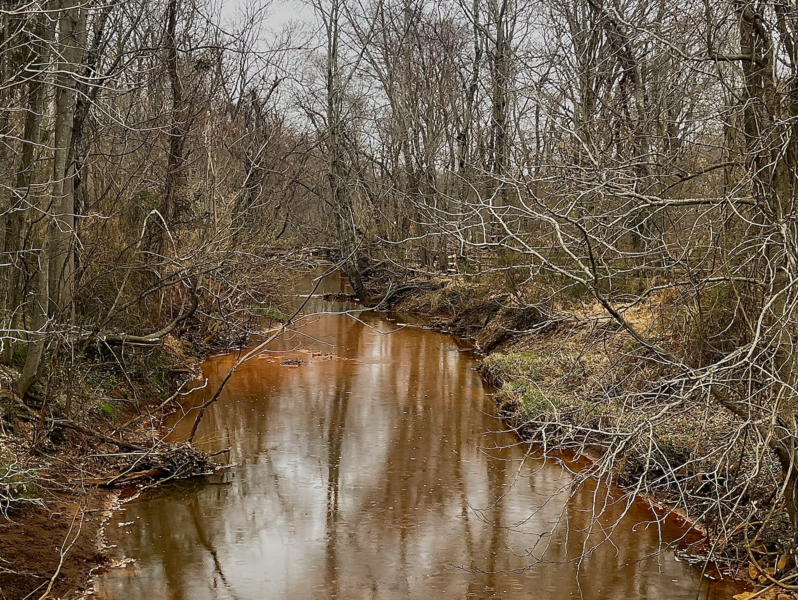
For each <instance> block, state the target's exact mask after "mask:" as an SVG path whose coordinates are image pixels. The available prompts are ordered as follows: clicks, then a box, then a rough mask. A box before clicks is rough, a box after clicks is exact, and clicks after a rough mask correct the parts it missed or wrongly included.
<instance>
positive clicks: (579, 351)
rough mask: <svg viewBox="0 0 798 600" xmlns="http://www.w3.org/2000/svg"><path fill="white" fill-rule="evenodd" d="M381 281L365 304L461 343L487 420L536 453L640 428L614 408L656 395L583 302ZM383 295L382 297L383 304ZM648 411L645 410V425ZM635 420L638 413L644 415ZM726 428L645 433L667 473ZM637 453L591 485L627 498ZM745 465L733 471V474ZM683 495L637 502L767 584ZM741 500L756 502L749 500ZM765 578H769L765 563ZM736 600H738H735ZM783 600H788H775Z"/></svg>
mask: <svg viewBox="0 0 798 600" xmlns="http://www.w3.org/2000/svg"><path fill="white" fill-rule="evenodd" d="M389 279H390V275H388V274H386V273H377V274H375V275H374V277H373V279H372V280H371V281H369V282H368V284H367V285H368V286H369V288H370V291H371V293H372V294H373V296H374V297H375V298H382V299H383V308H384V309H386V310H389V311H392V312H397V313H405V314H416V315H423V316H426V317H428V318H429V319H430V320H431V324H432V325H433V326H434V327H436V328H438V329H440V330H442V331H446V332H449V333H452V334H455V335H459V336H464V337H469V338H471V339H472V340H473V342H474V344H475V346H476V350H477V351H478V352H479V353H480V354H481V355H482V356H483V359H482V361H481V364H480V367H479V369H480V372H481V374H482V376H483V378H484V379H485V380H486V381H487V382H488V383H489V384H491V385H492V386H493V387H494V388H495V390H496V393H495V395H494V400H495V401H496V404H497V409H498V411H499V414H500V415H501V416H502V417H503V418H504V419H505V420H506V422H507V423H508V424H509V425H510V427H512V428H513V429H514V430H515V431H516V432H517V433H518V434H519V435H520V436H521V437H522V438H525V439H527V440H529V441H530V442H538V443H541V444H543V443H547V444H550V445H553V446H556V447H557V448H558V450H566V451H571V452H574V453H576V454H577V455H583V456H586V457H589V458H591V459H592V460H593V462H594V463H595V464H598V463H600V462H601V460H600V458H601V457H602V453H604V452H606V450H607V447H608V444H607V442H606V439H603V438H602V436H601V434H586V435H576V434H574V433H573V432H574V431H575V430H582V431H593V432H597V431H602V430H603V431H607V430H620V429H623V428H626V429H627V430H629V429H632V428H633V427H634V425H636V424H637V423H639V421H640V411H639V408H640V406H639V404H640V403H639V402H638V403H637V406H636V409H637V410H638V416H637V417H636V418H637V421H631V420H630V419H631V418H632V417H631V416H630V415H629V414H628V413H625V412H624V410H623V403H624V402H625V401H626V402H628V401H629V400H628V398H629V397H632V396H637V397H640V396H645V395H646V394H645V392H648V391H651V390H654V393H653V394H649V395H651V396H657V395H658V394H657V393H656V386H655V385H654V384H655V382H656V380H657V378H658V373H656V372H655V370H652V369H647V368H641V366H640V363H639V361H635V360H633V359H632V355H633V354H634V353H633V352H630V348H632V347H633V345H634V340H633V339H631V336H629V335H628V334H627V333H625V332H623V331H620V330H619V328H618V327H617V326H615V325H614V324H613V323H612V322H611V321H609V320H608V319H606V318H605V317H604V315H603V311H602V309H601V307H600V306H598V304H597V303H595V302H592V301H589V300H579V301H574V302H570V303H568V304H567V305H559V306H556V307H554V309H553V310H551V306H549V312H548V314H544V313H543V312H541V310H539V309H537V308H534V307H531V306H529V305H523V304H522V303H520V302H518V300H517V296H516V295H512V294H509V293H508V292H507V291H506V290H505V291H503V287H502V286H501V285H496V282H491V281H485V280H482V281H481V282H480V280H479V279H471V278H469V279H463V278H457V277H454V278H453V277H447V278H435V277H425V278H420V279H419V280H418V281H416V282H415V283H413V282H407V281H404V282H402V285H400V286H397V285H395V284H394V285H389V284H388V280H389ZM388 290H391V291H389V296H385V294H386V291H388ZM670 302H671V298H670V297H668V296H666V295H662V296H653V297H651V298H650V299H649V301H648V302H645V303H641V304H640V305H639V306H636V307H633V308H632V309H630V310H629V311H628V312H626V313H625V316H626V318H627V319H628V320H630V321H631V322H633V323H634V324H635V325H638V326H640V328H641V329H649V330H651V329H652V328H657V327H664V328H666V327H667V326H666V325H664V324H657V319H658V318H661V317H662V315H663V314H667V313H668V310H669V303H670ZM678 335H679V331H678V328H673V327H672V326H671V329H670V330H667V331H665V333H664V336H665V337H668V336H670V338H672V339H671V342H672V343H674V344H678V343H683V341H684V340H681V339H677V336H678ZM659 396H662V393H659ZM660 406H661V404H660V403H659V402H655V401H653V402H651V408H650V410H649V411H648V412H649V413H650V414H651V415H653V414H654V413H655V412H656V411H657V410H659V409H660ZM642 414H644V415H645V414H646V410H645V409H644V410H643V411H642ZM730 418H731V417H730V416H728V415H725V414H722V413H721V412H720V411H709V410H701V411H697V412H696V411H681V413H680V415H679V417H678V419H677V422H674V420H673V419H671V420H670V421H669V422H668V423H667V425H666V426H662V427H658V428H655V430H654V431H653V432H652V433H653V435H654V436H655V438H656V443H657V444H658V446H659V448H662V449H664V451H665V452H666V453H667V457H666V459H665V460H667V461H670V462H671V464H672V465H678V464H680V463H683V464H684V463H689V461H691V460H692V459H693V458H694V457H696V456H705V455H707V456H711V455H712V454H713V451H714V450H716V449H717V448H722V447H724V446H728V444H729V443H730V442H729V439H728V435H727V433H726V432H727V431H728V430H729V429H728V425H729V423H728V420H729V419H730ZM530 423H534V425H530ZM541 436H542V437H541ZM547 436H548V437H547ZM558 436H559V439H557V438H558ZM647 447H648V446H647V445H645V444H643V443H637V444H629V445H628V447H627V449H626V451H625V454H624V455H623V456H621V457H615V459H614V461H613V462H612V465H611V469H612V472H611V473H606V472H604V473H603V474H602V476H603V478H604V479H605V480H606V481H610V482H611V483H612V484H613V485H618V486H620V488H621V489H625V490H631V489H632V488H633V487H634V485H635V483H636V482H637V481H638V480H639V476H640V473H641V470H643V469H649V470H650V469H651V461H650V456H649V457H646V456H645V453H646V449H647ZM646 463H647V464H646ZM745 467H746V465H745V464H743V465H740V466H739V467H738V468H745ZM663 482H664V483H663ZM763 489H765V488H764V486H763ZM683 492H684V490H683V489H679V486H678V484H677V485H673V482H671V481H669V480H668V478H667V477H665V478H660V481H659V484H658V485H657V486H656V487H652V488H650V489H648V490H646V492H645V493H644V494H643V497H645V498H646V499H647V500H648V501H649V504H651V506H652V508H653V509H654V510H656V511H657V513H658V514H659V515H661V516H662V515H663V514H668V513H671V514H675V515H678V516H679V517H680V519H681V520H682V522H687V523H690V524H691V525H690V527H691V528H693V529H694V530H695V531H698V532H700V533H701V534H702V536H701V537H702V538H704V539H705V540H706V539H709V540H710V541H711V542H713V543H714V546H713V552H712V554H711V559H712V562H713V563H714V564H716V565H717V568H718V569H719V570H720V572H721V573H723V575H724V576H731V577H733V578H735V579H743V580H745V581H747V582H749V583H750V584H753V585H756V584H759V585H762V584H764V583H767V581H766V580H765V579H764V578H763V577H761V575H760V574H759V573H758V572H757V571H756V570H755V569H749V563H748V558H747V556H746V553H745V551H744V549H743V536H742V534H740V533H739V532H738V533H737V534H736V535H735V534H732V535H723V536H720V535H718V531H717V530H716V529H715V528H714V527H713V523H711V521H709V520H705V518H704V516H705V515H707V514H709V506H708V505H707V503H706V501H704V500H702V498H701V495H699V494H696V497H695V498H694V499H693V498H687V501H686V502H685V501H684V500H685V495H684V493H683ZM751 499H752V500H755V499H756V492H754V493H752V494H751ZM685 504H686V506H685ZM763 504H764V502H763ZM730 529H734V525H731V526H730ZM705 536H706V537H705ZM708 547H709V546H708V544H707V543H706V542H703V543H701V544H697V545H694V546H692V547H690V548H688V549H686V552H687V553H688V554H689V555H690V556H691V558H692V559H694V560H701V559H706V558H708V554H707V549H708ZM755 552H760V553H761V556H762V557H763V558H762V559H761V560H762V562H763V563H764V562H765V561H766V560H767V561H768V563H767V564H768V566H770V564H769V559H768V558H767V557H768V556H771V555H772V552H770V548H768V547H765V546H764V545H763V546H762V547H760V548H757V549H755ZM777 558H778V557H777ZM776 562H777V561H776ZM770 572H771V574H773V572H775V573H776V574H778V573H779V569H778V567H777V566H776V564H774V565H773V568H772V570H771V571H770ZM752 576H753V577H752ZM779 593H780V594H782V596H784V592H783V591H782V590H777V589H776V588H771V589H768V590H767V591H766V592H763V593H762V594H761V595H758V596H757V598H769V597H773V598H776V596H777V595H778V594H779ZM748 594H749V593H748V592H746V593H743V594H741V595H740V598H741V599H744V598H746V597H748ZM788 598H792V596H789V595H786V596H784V598H781V600H787V599H788Z"/></svg>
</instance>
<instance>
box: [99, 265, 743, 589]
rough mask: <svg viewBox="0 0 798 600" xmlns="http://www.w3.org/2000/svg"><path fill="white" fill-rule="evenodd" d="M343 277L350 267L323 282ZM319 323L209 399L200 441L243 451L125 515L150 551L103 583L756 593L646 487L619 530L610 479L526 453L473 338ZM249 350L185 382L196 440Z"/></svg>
mask: <svg viewBox="0 0 798 600" xmlns="http://www.w3.org/2000/svg"><path fill="white" fill-rule="evenodd" d="M345 291H347V288H346V282H345V280H344V279H342V278H341V277H340V276H339V275H334V276H332V277H329V278H328V279H327V280H325V281H324V283H323V286H322V289H320V290H319V292H320V293H321V292H332V293H335V292H345ZM306 308H307V311H309V312H313V311H316V310H321V309H326V310H330V309H333V310H343V309H346V308H354V307H352V306H348V305H343V304H326V303H323V302H321V300H314V301H312V302H311V303H310V304H309V305H308V306H307V307H306ZM303 323H304V325H303V326H302V327H301V328H300V329H299V330H298V331H297V332H295V333H291V334H287V335H285V336H284V337H283V338H282V339H279V340H276V341H275V342H274V344H273V345H272V346H270V348H271V350H273V352H270V353H267V354H265V355H263V357H259V358H257V359H253V360H251V361H249V362H247V363H245V364H244V365H243V366H241V367H240V368H239V369H238V370H237V372H236V373H235V375H234V376H233V378H232V379H231V380H230V382H229V384H228V385H227V387H226V388H225V390H224V392H223V394H222V395H221V397H220V399H219V401H218V402H217V403H216V404H214V405H213V406H211V408H209V409H208V411H207V413H206V414H205V417H204V419H203V421H202V423H201V425H200V428H199V430H198V435H197V441H198V444H199V445H200V447H202V448H204V449H207V450H210V451H219V450H223V449H225V448H230V460H231V461H232V462H233V463H235V466H234V467H232V468H230V469H229V470H227V471H225V472H224V473H223V474H221V475H217V476H214V477H212V478H211V479H210V480H194V481H187V482H180V483H174V484H171V485H167V486H165V487H163V488H161V489H158V490H156V491H154V492H150V493H147V494H145V495H144V496H143V497H142V498H140V499H138V500H135V501H134V502H131V503H129V504H127V505H125V506H124V508H123V509H122V510H121V511H118V512H117V513H115V514H114V515H113V517H112V519H111V521H110V522H109V524H108V526H107V527H106V532H107V533H106V535H107V538H108V540H109V542H110V543H111V544H112V545H113V547H112V549H111V550H110V554H111V556H112V557H113V558H116V559H121V558H124V557H129V558H131V559H133V561H132V562H130V563H129V564H127V566H124V567H120V568H112V569H108V570H107V571H106V572H105V573H103V574H101V575H97V576H96V577H95V583H94V585H95V592H96V594H97V596H98V597H99V598H102V599H104V600H145V599H146V600H159V599H173V600H206V599H207V600H211V599H240V600H261V599H291V600H309V599H316V598H318V599H327V598H330V599H346V600H349V599H366V598H368V599H377V598H379V599H397V600H398V599H438V598H443V599H458V600H459V599H465V598H505V599H507V600H515V599H532V598H534V599H541V598H544V599H545V598H552V599H555V598H556V599H561V598H566V597H579V596H580V594H581V595H582V597H584V598H586V599H610V598H612V599H615V598H618V599H623V598H641V599H642V598H651V599H654V598H656V599H666V598H667V599H685V600H688V599H689V600H695V599H697V598H713V599H714V598H717V599H721V598H722V599H724V600H728V599H729V598H731V595H732V594H734V593H737V592H738V591H739V588H738V587H737V586H735V585H733V584H731V582H728V581H724V582H711V581H710V580H709V579H707V578H705V577H702V576H701V573H700V570H699V569H697V568H694V567H690V566H688V565H687V564H685V563H684V562H679V561H677V560H676V559H675V557H674V554H673V553H672V552H671V551H670V550H664V551H662V552H657V551H658V550H659V549H660V548H661V541H660V540H661V539H662V540H666V541H670V540H674V539H676V538H678V537H680V536H682V535H683V533H684V532H683V530H682V529H681V528H680V527H679V526H678V525H677V523H675V522H674V521H672V520H667V521H665V522H663V523H656V522H655V521H653V520H652V513H651V512H650V511H649V510H648V508H647V507H646V506H645V505H644V504H642V503H635V504H633V505H632V506H631V507H630V509H629V510H628V512H627V514H626V515H625V516H623V518H622V519H620V522H619V523H618V524H617V526H616V527H615V528H614V531H613V532H612V536H611V539H610V540H607V539H606V537H607V536H604V535H602V534H601V532H600V527H599V526H607V525H609V524H611V523H613V522H614V521H615V520H616V519H617V517H618V516H619V515H620V514H621V512H622V510H623V508H624V506H622V505H613V506H610V507H609V508H608V509H607V510H606V511H605V514H604V515H603V516H602V517H601V518H600V519H599V520H598V523H596V522H594V521H593V519H592V512H593V511H592V510H591V507H592V506H594V500H595V499H596V498H598V499H599V500H600V499H601V498H602V497H603V494H602V493H601V492H602V490H601V489H599V490H598V492H599V493H597V494H594V491H595V486H592V487H591V486H586V487H583V488H582V489H581V490H579V491H577V492H576V493H574V494H571V491H570V488H569V482H570V480H571V474H570V473H569V471H568V470H567V469H565V468H563V465H562V463H561V462H559V461H557V460H555V459H549V460H547V461H543V460H542V459H541V458H540V457H536V456H537V455H535V456H527V457H526V458H525V455H526V453H527V448H526V447H525V446H523V445H520V444H519V443H518V440H517V439H516V437H515V436H514V435H513V434H512V433H509V432H506V431H503V429H504V426H503V424H502V423H501V422H500V421H497V420H496V419H494V418H493V417H492V412H493V406H492V401H491V399H490V397H489V395H488V394H489V392H490V390H488V389H486V387H485V386H484V385H483V383H482V381H481V380H480V377H479V374H478V373H477V372H476V367H477V364H478V362H477V358H476V357H475V356H474V355H473V354H472V352H471V351H470V347H469V345H468V344H467V343H465V342H463V341H460V340H457V339H455V338H453V337H451V336H449V335H446V334H443V333H439V332H435V331H432V330H429V329H425V328H423V327H420V326H418V323H416V324H415V325H413V326H403V323H404V324H406V323H408V320H407V319H406V318H402V317H397V318H396V319H395V320H391V319H389V318H387V317H386V316H385V315H380V314H375V313H362V314H360V313H358V316H357V319H355V318H352V316H349V315H342V314H338V315H324V316H319V317H317V318H309V319H306V320H305V321H304V322H303ZM235 359H236V356H235V355H224V356H218V357H214V358H211V359H209V360H208V361H207V362H205V363H204V365H203V370H204V372H205V375H206V376H207V377H208V378H209V384H208V386H207V387H206V388H205V389H204V390H201V391H198V392H196V393H194V394H192V395H190V396H186V397H185V399H184V401H183V405H184V410H185V411H186V412H187V414H188V417H186V418H183V419H182V420H181V419H180V417H182V413H178V414H177V415H175V416H174V417H173V418H172V419H171V421H170V423H169V425H170V426H173V427H174V428H175V429H174V432H173V434H172V438H173V439H185V438H186V436H187V435H188V432H189V431H190V428H191V424H192V423H191V421H192V417H193V415H194V413H195V411H191V410H190V409H191V407H193V406H196V405H198V404H201V403H202V402H203V401H204V400H205V399H207V398H209V397H210V395H211V394H212V393H213V391H214V390H215V388H216V386H217V385H218V383H219V381H220V380H221V379H222V378H223V377H224V376H225V374H226V373H227V371H228V370H229V368H230V367H231V365H232V364H233V363H234V362H235ZM571 495H572V497H571V498H570V500H569V496H571ZM591 526H592V533H591V534H590V535H588V533H587V529H588V528H590V527H591ZM602 541H603V543H601V544H599V542H602ZM586 551H587V552H586ZM585 552H586V553H587V554H588V556H586V557H584V559H583V560H579V557H580V556H581V555H583V554H585ZM651 555H656V556H651ZM646 556H651V557H650V558H648V559H646V560H641V559H643V558H644V557H646Z"/></svg>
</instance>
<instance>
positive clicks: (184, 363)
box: [0, 338, 212, 599]
mask: <svg viewBox="0 0 798 600" xmlns="http://www.w3.org/2000/svg"><path fill="white" fill-rule="evenodd" d="M97 360H98V359H97V358H96V357H95V358H94V359H92V358H90V357H89V358H87V359H86V361H85V362H84V363H80V362H79V363H78V367H77V369H76V371H77V373H76V377H78V378H81V382H82V384H81V385H80V386H79V388H77V389H79V393H80V397H77V398H76V397H73V398H69V397H68V395H67V394H66V393H63V392H61V391H49V390H48V391H47V392H48V397H49V401H48V402H50V403H51V404H50V408H51V412H50V413H49V414H52V415H54V416H53V417H47V418H46V419H44V418H42V417H41V414H43V413H42V412H40V411H41V409H42V406H41V405H39V406H37V404H36V402H37V400H36V394H35V392H34V394H32V395H31V397H29V398H27V399H26V402H25V403H23V402H22V401H21V400H20V399H19V398H18V397H15V396H14V395H13V393H12V392H11V387H10V386H11V381H13V379H14V376H15V375H16V373H15V372H14V368H13V367H11V368H4V370H3V372H2V373H1V374H0V510H2V513H3V515H2V516H1V517H0V597H3V598H8V599H12V598H13V599H22V598H43V597H49V598H72V597H77V596H79V595H80V594H81V593H82V592H83V591H85V589H86V586H87V581H88V578H89V573H90V571H91V570H92V569H95V568H97V567H98V566H100V565H102V564H103V563H104V562H105V557H104V554H103V552H102V548H101V542H100V540H99V537H100V536H99V534H100V528H101V526H102V523H103V519H104V518H105V517H106V516H107V513H108V509H109V507H110V506H111V505H112V504H113V503H114V502H115V501H116V499H117V498H118V496H119V494H120V493H123V494H130V493H131V492H132V488H130V486H132V485H134V484H136V485H138V486H139V488H140V487H141V486H149V485H157V483H158V481H159V480H163V479H167V478H175V477H184V476H189V475H191V474H192V473H197V472H202V471H207V470H208V469H212V463H211V461H209V460H208V459H207V457H205V456H204V455H203V454H202V453H197V452H195V451H193V450H192V449H190V448H187V447H185V446H173V445H169V444H166V443H164V442H163V437H164V432H163V431H162V429H161V427H160V425H161V421H162V419H163V418H164V416H165V415H167V414H169V412H170V411H171V410H173V406H174V401H175V399H176V398H177V397H178V395H179V393H180V390H185V389H188V388H191V387H192V386H195V385H200V384H201V380H199V379H197V377H198V375H199V373H200V371H199V369H198V365H199V363H200V360H201V359H200V356H195V355H193V354H192V353H191V352H190V349H189V346H188V344H186V343H183V342H179V341H177V340H176V339H174V338H169V339H167V341H166V343H165V344H164V347H163V348H157V349H151V350H149V351H148V353H147V354H145V355H142V356H139V357H138V358H135V359H134V360H133V363H135V364H132V367H133V368H132V369H130V373H132V374H133V375H132V378H126V376H125V375H124V374H122V373H114V372H113V371H112V370H110V369H102V368H100V369H97V368H95V367H96V364H93V363H96V362H97ZM69 403H71V406H70V404H69ZM67 415H69V417H67ZM125 488H129V489H125Z"/></svg>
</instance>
